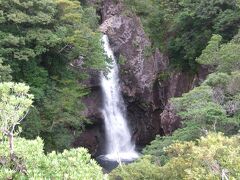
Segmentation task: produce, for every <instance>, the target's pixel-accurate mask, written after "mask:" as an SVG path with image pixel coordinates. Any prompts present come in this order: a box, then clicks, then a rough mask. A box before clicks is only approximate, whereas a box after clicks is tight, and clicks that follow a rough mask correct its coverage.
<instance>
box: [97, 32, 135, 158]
mask: <svg viewBox="0 0 240 180" xmlns="http://www.w3.org/2000/svg"><path fill="white" fill-rule="evenodd" d="M102 41H103V46H104V50H105V53H106V55H107V57H108V58H109V60H110V61H111V62H110V63H109V64H108V65H109V70H108V71H107V72H106V74H104V73H102V75H101V87H102V91H103V99H104V106H103V109H102V114H103V116H104V122H105V131H106V139H107V147H106V148H107V154H106V155H105V157H106V158H107V159H109V160H113V161H120V162H121V161H122V160H134V159H136V158H137V157H138V154H137V152H136V151H135V145H134V143H133V142H132V141H131V133H130V130H129V128H128V125H127V120H126V110H125V105H124V101H123V98H122V95H121V91H120V85H119V75H118V74H119V72H118V65H117V62H116V59H115V57H114V54H113V51H112V49H111V47H110V45H109V40H108V37H107V35H103V38H102Z"/></svg>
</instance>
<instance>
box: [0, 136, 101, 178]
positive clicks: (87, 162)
mask: <svg viewBox="0 0 240 180" xmlns="http://www.w3.org/2000/svg"><path fill="white" fill-rule="evenodd" d="M6 149H7V142H5V141H3V142H1V143H0V154H1V157H0V159H1V158H3V157H4V156H6V155H7V152H6ZM16 155H17V157H19V158H21V161H22V162H21V166H25V168H26V174H23V173H20V172H18V169H11V168H10V166H9V164H8V162H6V164H5V165H4V166H2V165H1V164H0V179H12V178H14V179H76V180H77V179H85V180H88V179H96V180H98V179H103V173H102V170H101V167H100V166H98V165H97V163H96V162H95V161H94V160H92V159H91V156H90V154H88V152H87V150H86V149H84V148H79V149H72V150H70V151H64V152H63V153H61V154H59V153H56V152H52V153H50V154H47V155H45V154H44V152H43V141H42V140H41V139H40V138H37V139H36V140H26V139H23V138H17V139H16Z"/></svg>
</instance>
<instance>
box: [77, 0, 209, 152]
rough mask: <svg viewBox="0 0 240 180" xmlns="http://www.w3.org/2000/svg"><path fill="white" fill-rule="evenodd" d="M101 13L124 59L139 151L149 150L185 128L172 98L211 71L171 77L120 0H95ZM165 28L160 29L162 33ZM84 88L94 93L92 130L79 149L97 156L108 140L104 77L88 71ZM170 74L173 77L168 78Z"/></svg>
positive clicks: (89, 111) (124, 84)
mask: <svg viewBox="0 0 240 180" xmlns="http://www.w3.org/2000/svg"><path fill="white" fill-rule="evenodd" d="M89 3H97V5H98V6H99V5H100V6H101V7H100V13H101V16H102V24H101V25H100V31H102V32H103V33H105V34H107V35H108V37H109V39H110V43H111V47H112V49H113V51H114V52H115V55H116V57H118V59H119V65H120V79H121V82H120V83H121V87H120V88H121V90H122V93H123V96H124V100H125V103H126V106H127V112H128V120H129V125H130V127H131V128H132V137H133V139H134V140H135V141H136V144H137V145H146V144H147V143H149V142H150V141H151V140H153V139H154V137H155V135H156V134H161V135H166V134H170V133H171V132H172V131H174V130H175V129H176V128H178V127H179V126H180V118H178V117H177V116H176V115H175V113H174V109H173V108H172V107H171V105H170V104H169V103H168V100H169V99H170V98H171V97H175V96H181V95H182V94H183V93H185V92H188V91H189V90H190V89H191V88H192V87H193V86H194V85H195V84H197V82H199V81H201V79H204V78H205V74H207V71H206V70H205V69H201V71H199V72H200V73H199V74H197V75H192V74H189V73H183V72H169V67H168V65H169V61H168V57H167V56H165V55H164V54H162V53H161V52H160V51H159V50H158V49H156V50H155V52H153V53H152V52H150V53H149V49H151V42H150V40H149V38H148V37H147V35H146V34H145V32H144V30H143V26H142V24H141V21H140V18H139V17H137V16H135V15H134V14H132V13H130V12H129V11H128V10H127V8H126V7H125V6H124V4H123V3H122V1H121V0H103V1H102V2H101V3H100V4H99V2H98V1H94V0H91V1H89ZM160 28H161V27H160ZM89 74H90V75H91V76H90V78H89V79H88V80H87V81H86V82H85V84H86V86H87V87H88V88H90V89H91V93H90V94H89V95H88V96H87V97H86V98H85V99H84V102H85V104H86V110H85V112H84V115H85V116H86V117H88V118H89V119H91V121H92V123H93V124H92V125H89V127H87V128H86V131H85V132H83V133H82V135H80V137H79V138H77V139H76V141H75V143H74V145H75V146H85V147H87V148H89V149H90V152H91V153H92V154H95V155H97V154H101V153H102V152H101V151H100V150H102V151H104V144H105V140H104V139H105V137H104V124H103V117H102V115H101V112H100V109H101V105H102V99H101V88H100V83H99V72H96V71H91V70H89ZM165 74H168V75H167V76H165Z"/></svg>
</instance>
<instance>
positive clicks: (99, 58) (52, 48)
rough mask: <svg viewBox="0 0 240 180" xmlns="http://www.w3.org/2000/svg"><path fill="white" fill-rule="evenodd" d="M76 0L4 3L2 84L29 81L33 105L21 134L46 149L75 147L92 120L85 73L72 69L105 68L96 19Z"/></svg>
mask: <svg viewBox="0 0 240 180" xmlns="http://www.w3.org/2000/svg"><path fill="white" fill-rule="evenodd" d="M95 11H96V10H95V9H94V8H92V7H82V6H80V3H79V2H78V1H77V0H31V1H29V0H22V1H16V0H1V1H0V38H1V41H0V70H1V72H0V82H1V81H2V82H3V81H9V80H13V81H15V82H25V83H27V84H28V85H29V86H30V87H31V89H30V92H31V93H32V94H33V95H34V97H35V100H34V107H33V108H31V110H30V112H29V114H28V116H27V118H26V120H25V121H24V122H23V125H22V128H23V130H24V131H23V133H22V136H24V137H26V138H31V139H33V138H35V137H37V136H39V135H40V136H41V137H43V138H44V139H45V150H46V151H51V150H54V149H55V150H63V149H65V148H69V147H71V143H72V140H73V136H74V134H75V135H78V134H79V133H80V132H81V131H82V129H83V128H84V125H85V124H86V123H88V121H87V120H86V119H85V118H84V117H82V115H81V111H82V109H83V105H82V104H81V101H80V98H81V97H82V96H84V95H86V94H87V93H88V91H87V89H85V88H84V87H83V86H82V85H81V83H80V82H81V80H83V78H85V77H86V75H85V74H84V72H83V71H80V70H79V69H74V68H73V67H72V66H70V64H74V63H73V61H74V60H77V59H78V60H79V61H83V62H81V64H82V69H84V68H85V67H89V66H91V67H92V68H103V67H104V56H103V53H102V48H101V43H100V34H99V33H98V32H96V29H97V25H98V17H97V15H96V12H95Z"/></svg>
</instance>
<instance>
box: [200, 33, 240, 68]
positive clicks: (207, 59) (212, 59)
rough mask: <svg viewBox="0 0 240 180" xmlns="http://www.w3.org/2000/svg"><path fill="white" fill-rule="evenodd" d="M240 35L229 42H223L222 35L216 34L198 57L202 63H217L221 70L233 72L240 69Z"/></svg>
mask: <svg viewBox="0 0 240 180" xmlns="http://www.w3.org/2000/svg"><path fill="white" fill-rule="evenodd" d="M238 38H239V35H236V37H235V38H234V39H233V40H232V41H230V42H229V43H225V44H221V45H220V42H221V36H219V35H214V36H213V37H212V38H211V40H210V42H209V44H208V46H207V47H206V48H205V49H204V50H203V52H202V55H201V56H200V57H199V58H197V61H198V62H199V63H201V64H207V65H215V66H217V70H218V71H221V72H231V71H236V70H239V69H240V66H239V61H240V52H239V48H240V41H238Z"/></svg>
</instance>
